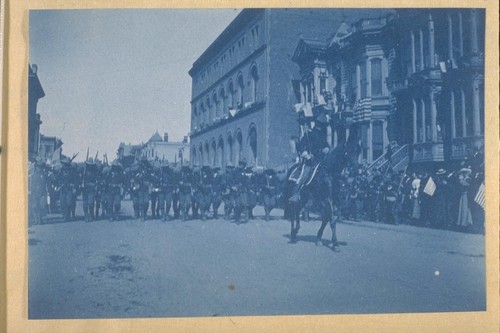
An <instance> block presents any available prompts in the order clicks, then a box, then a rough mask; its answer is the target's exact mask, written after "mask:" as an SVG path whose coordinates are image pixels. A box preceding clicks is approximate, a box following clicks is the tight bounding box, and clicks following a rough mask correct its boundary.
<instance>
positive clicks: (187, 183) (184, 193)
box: [179, 166, 193, 221]
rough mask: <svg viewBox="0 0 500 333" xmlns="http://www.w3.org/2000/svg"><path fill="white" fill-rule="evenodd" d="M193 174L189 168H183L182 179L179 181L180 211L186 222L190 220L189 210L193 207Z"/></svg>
mask: <svg viewBox="0 0 500 333" xmlns="http://www.w3.org/2000/svg"><path fill="white" fill-rule="evenodd" d="M192 177H193V173H192V170H191V168H189V167H188V166H182V167H181V179H180V181H179V209H180V213H181V217H182V219H183V220H184V221H187V219H188V218H189V209H190V208H191V205H192V191H193V189H192V179H193V178H192Z"/></svg>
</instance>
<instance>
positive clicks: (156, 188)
mask: <svg viewBox="0 0 500 333" xmlns="http://www.w3.org/2000/svg"><path fill="white" fill-rule="evenodd" d="M150 177H151V215H152V217H153V220H154V219H159V218H160V202H159V196H160V192H161V167H160V163H159V162H156V163H155V164H154V166H153V170H152V172H151V175H150Z"/></svg>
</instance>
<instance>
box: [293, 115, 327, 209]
mask: <svg viewBox="0 0 500 333" xmlns="http://www.w3.org/2000/svg"><path fill="white" fill-rule="evenodd" d="M328 118H329V117H328V115H327V114H325V113H320V114H319V115H317V116H316V117H315V118H312V119H310V118H309V117H304V116H299V122H300V123H301V124H302V127H303V129H304V130H303V135H302V138H301V139H300V141H299V143H298V146H297V150H298V152H299V154H300V157H301V162H302V165H301V167H299V168H297V169H296V170H294V171H293V172H292V174H291V175H290V180H293V181H295V183H296V185H295V186H294V188H293V190H292V191H293V193H292V196H291V197H290V199H289V201H290V202H292V203H294V202H298V201H299V199H300V196H299V193H300V189H301V188H302V186H303V185H304V184H305V183H306V182H308V181H309V180H310V179H311V177H314V171H315V170H316V168H317V166H318V165H319V163H320V162H321V161H322V159H323V158H324V156H325V155H326V154H328V152H329V150H330V146H329V145H328V142H327V139H326V126H327V125H328V122H329V119H328Z"/></svg>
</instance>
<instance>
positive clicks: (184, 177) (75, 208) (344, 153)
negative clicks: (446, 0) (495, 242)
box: [24, 8, 498, 319]
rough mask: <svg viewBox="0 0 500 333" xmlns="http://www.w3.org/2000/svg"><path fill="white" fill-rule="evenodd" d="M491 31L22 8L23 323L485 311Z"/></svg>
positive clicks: (457, 20)
mask: <svg viewBox="0 0 500 333" xmlns="http://www.w3.org/2000/svg"><path fill="white" fill-rule="evenodd" d="M485 15H486V10H485V9H484V8H418V9H411V8H395V9H390V8H384V9H370V8H365V9H356V8H346V9H342V8H293V9H291V8H252V9H250V8H245V9H243V8H240V9H220V8H219V9H80V10H70V9H60V10H34V9H32V10H30V11H29V63H28V64H26V65H27V68H28V70H27V72H26V74H27V76H28V77H27V79H28V85H27V87H28V92H27V94H26V97H27V98H28V100H29V102H28V103H27V105H28V109H27V110H24V112H27V115H28V116H27V119H28V124H27V128H28V149H27V154H28V167H27V170H28V175H27V176H28V182H27V186H28V189H27V191H28V237H27V239H28V244H27V247H28V319H92V318H151V317H154V318H172V317H227V316H276V315H280V316H281V315H285V316H286V315H325V314H327V315H337V314H388V313H414V312H417V313H430V312H478V311H486V272H485V271H486V255H485V233H486V232H485V224H486V223H487V221H485V197H486V189H485V178H484V174H485V172H484V170H485V47H486V45H485ZM495 112H496V111H495ZM491 222H495V223H497V222H498V221H491Z"/></svg>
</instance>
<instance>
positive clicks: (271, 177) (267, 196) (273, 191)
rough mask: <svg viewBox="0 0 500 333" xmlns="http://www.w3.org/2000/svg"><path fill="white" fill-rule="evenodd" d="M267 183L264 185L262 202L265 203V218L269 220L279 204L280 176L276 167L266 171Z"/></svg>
mask: <svg viewBox="0 0 500 333" xmlns="http://www.w3.org/2000/svg"><path fill="white" fill-rule="evenodd" d="M264 179H265V183H264V186H263V187H262V203H263V205H264V215H265V220H266V221H268V220H269V217H270V214H271V210H272V209H273V208H274V207H276V205H277V195H278V192H277V191H278V185H279V184H278V177H277V176H276V172H275V171H274V169H266V170H265V171H264Z"/></svg>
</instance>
